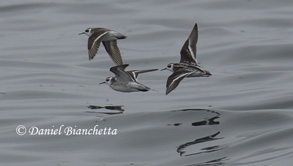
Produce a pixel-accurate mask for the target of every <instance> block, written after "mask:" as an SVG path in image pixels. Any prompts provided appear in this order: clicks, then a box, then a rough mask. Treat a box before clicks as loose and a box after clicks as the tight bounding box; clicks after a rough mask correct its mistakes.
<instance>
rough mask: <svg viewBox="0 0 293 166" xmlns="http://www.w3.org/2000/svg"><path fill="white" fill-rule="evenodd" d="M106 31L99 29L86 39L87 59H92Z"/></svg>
mask: <svg viewBox="0 0 293 166" xmlns="http://www.w3.org/2000/svg"><path fill="white" fill-rule="evenodd" d="M107 33H108V32H107V31H100V32H96V33H94V34H92V35H91V36H90V37H89V39H88V54H89V60H92V59H93V58H94V57H95V55H96V54H97V52H98V50H99V47H100V44H101V41H102V40H103V37H104V36H105V35H106V34H107Z"/></svg>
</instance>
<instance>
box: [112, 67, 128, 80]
mask: <svg viewBox="0 0 293 166" xmlns="http://www.w3.org/2000/svg"><path fill="white" fill-rule="evenodd" d="M128 65H129V64H123V65H118V66H114V67H111V68H110V71H111V72H113V73H114V74H115V77H116V78H117V79H121V80H125V81H133V79H132V77H131V76H130V74H129V73H127V72H126V71H125V68H126V67H127V66H128Z"/></svg>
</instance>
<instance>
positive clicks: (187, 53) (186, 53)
mask: <svg viewBox="0 0 293 166" xmlns="http://www.w3.org/2000/svg"><path fill="white" fill-rule="evenodd" d="M197 41H198V28H197V23H196V24H195V25H194V27H193V29H192V31H191V33H190V35H189V37H188V39H187V40H186V41H185V43H184V45H183V47H182V49H181V51H180V54H181V59H180V62H179V63H170V64H168V66H167V68H164V69H162V70H170V71H172V72H173V74H171V75H170V76H169V77H168V80H167V84H166V95H167V94H169V93H170V92H171V91H173V90H174V89H175V88H176V87H177V86H178V85H179V83H180V81H182V80H183V78H185V77H208V76H211V73H210V72H209V71H207V70H204V69H202V68H201V67H200V66H199V65H198V63H197V60H196V44H197Z"/></svg>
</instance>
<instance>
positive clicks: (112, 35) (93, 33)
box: [79, 28, 126, 65]
mask: <svg viewBox="0 0 293 166" xmlns="http://www.w3.org/2000/svg"><path fill="white" fill-rule="evenodd" d="M81 34H86V35H88V36H89V39H88V55H89V60H92V59H93V58H94V57H95V55H96V54H97V52H98V49H99V47H100V44H101V42H102V43H103V45H104V47H105V49H106V51H107V52H108V54H109V55H110V57H111V58H112V60H113V61H114V62H115V63H116V64H117V65H122V64H123V61H122V58H121V54H120V51H119V48H118V45H117V40H118V39H125V38H126V36H125V35H122V34H121V33H119V32H116V31H112V30H109V29H105V28H88V29H86V30H85V31H84V32H82V33H80V34H79V35H81Z"/></svg>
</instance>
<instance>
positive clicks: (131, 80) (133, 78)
mask: <svg viewBox="0 0 293 166" xmlns="http://www.w3.org/2000/svg"><path fill="white" fill-rule="evenodd" d="M127 66H128V64H123V65H118V66H114V67H111V68H110V71H111V72H113V73H114V74H115V77H108V78H106V81H105V82H102V83H100V84H104V83H107V84H108V85H109V86H110V87H111V88H112V89H114V90H116V91H120V92H138V91H144V92H145V91H149V90H150V88H149V87H147V86H145V85H143V84H141V83H139V82H137V77H138V75H139V74H140V73H145V72H151V71H156V70H158V69H147V70H131V71H125V68H126V67H127Z"/></svg>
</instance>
